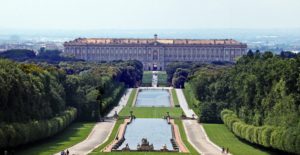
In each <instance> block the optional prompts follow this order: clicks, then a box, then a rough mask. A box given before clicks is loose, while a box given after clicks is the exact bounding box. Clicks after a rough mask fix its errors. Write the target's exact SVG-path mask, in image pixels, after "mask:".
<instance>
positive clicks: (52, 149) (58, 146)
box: [16, 122, 95, 155]
mask: <svg viewBox="0 0 300 155" xmlns="http://www.w3.org/2000/svg"><path fill="white" fill-rule="evenodd" d="M94 125H95V123H81V122H79V123H73V124H72V125H71V126H70V127H68V128H67V129H65V131H63V132H62V133H60V134H58V135H56V136H54V137H52V138H49V139H45V140H43V141H42V142H38V143H36V144H33V145H31V146H30V147H28V148H24V149H22V150H19V151H17V152H16V154H22V155H33V154H34V155H37V154H38V155H49V154H54V153H57V152H60V151H61V150H64V149H67V148H69V147H71V146H73V145H75V144H77V143H79V142H81V141H82V140H84V139H85V138H86V137H87V136H88V135H89V133H90V132H91V130H92V129H93V127H94Z"/></svg>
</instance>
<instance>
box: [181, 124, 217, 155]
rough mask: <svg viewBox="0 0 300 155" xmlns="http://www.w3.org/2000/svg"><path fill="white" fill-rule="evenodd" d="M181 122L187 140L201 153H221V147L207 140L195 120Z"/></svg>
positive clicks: (212, 154) (211, 154) (213, 154)
mask: <svg viewBox="0 0 300 155" xmlns="http://www.w3.org/2000/svg"><path fill="white" fill-rule="evenodd" d="M182 122H183V126H184V129H185V133H186V134H187V137H188V141H189V142H190V143H191V144H192V145H193V146H194V148H195V149H196V150H197V151H198V152H199V153H200V154H201V155H222V150H221V148H220V147H218V146H217V145H215V144H214V143H212V142H211V141H210V140H209V138H208V137H207V135H206V133H205V130H204V129H203V127H202V125H201V124H199V123H198V122H197V120H183V121H182Z"/></svg>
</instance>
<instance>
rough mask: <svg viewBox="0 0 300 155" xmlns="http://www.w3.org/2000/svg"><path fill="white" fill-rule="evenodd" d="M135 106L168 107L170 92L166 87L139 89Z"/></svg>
mask: <svg viewBox="0 0 300 155" xmlns="http://www.w3.org/2000/svg"><path fill="white" fill-rule="evenodd" d="M135 106H136V107H170V106H171V104H170V93H169V90H166V89H140V90H139V92H138V96H137V99H136V104H135Z"/></svg>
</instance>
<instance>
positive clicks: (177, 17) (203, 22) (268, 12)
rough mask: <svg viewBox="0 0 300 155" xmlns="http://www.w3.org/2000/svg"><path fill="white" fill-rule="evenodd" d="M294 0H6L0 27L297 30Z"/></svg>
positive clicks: (1, 5)
mask: <svg viewBox="0 0 300 155" xmlns="http://www.w3.org/2000/svg"><path fill="white" fill-rule="evenodd" d="M299 8H300V1H299V0H243V1H241V0H210V1H207V0H186V1H182V0H163V1H161V0H126V1H125V0H109V1H101V0H76V1H74V0H64V1H61V0H51V1H44V0H26V1H20V0H9V1H8V0H5V1H1V2H0V19H1V23H0V30H2V31H3V30H20V31H22V30H23V31H25V30H36V31H42V30H44V31H45V30H57V31H59V30H62V31H63V30H78V31H81V30H103V29H104V30H106V29H110V30H114V29H117V30H128V29H133V30H144V29H146V30H147V29H184V30H191V29H300V20H299V19H298V18H299V16H300V11H298V10H299Z"/></svg>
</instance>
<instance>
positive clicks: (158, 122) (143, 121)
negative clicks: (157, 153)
mask: <svg viewBox="0 0 300 155" xmlns="http://www.w3.org/2000/svg"><path fill="white" fill-rule="evenodd" d="M124 137H125V141H124V142H123V144H122V145H121V146H120V147H119V148H118V150H122V148H124V147H125V146H126V144H128V145H129V148H130V149H131V150H137V145H138V144H140V145H141V141H142V139H143V138H146V139H147V140H148V142H149V144H153V146H154V150H160V149H162V148H163V146H167V148H168V149H169V150H173V147H172V144H171V140H170V139H171V138H172V129H171V125H170V124H168V123H167V120H165V119H155V118H137V119H134V120H133V121H132V122H131V123H130V124H129V125H127V128H126V132H125V136H124Z"/></svg>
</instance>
